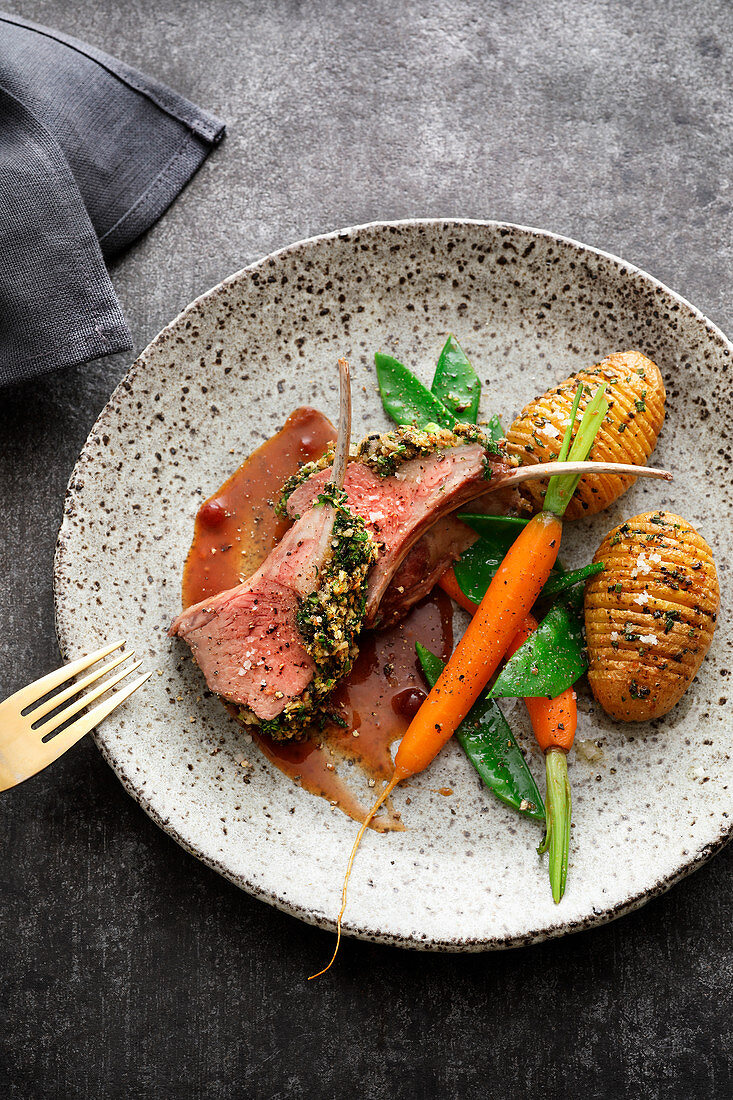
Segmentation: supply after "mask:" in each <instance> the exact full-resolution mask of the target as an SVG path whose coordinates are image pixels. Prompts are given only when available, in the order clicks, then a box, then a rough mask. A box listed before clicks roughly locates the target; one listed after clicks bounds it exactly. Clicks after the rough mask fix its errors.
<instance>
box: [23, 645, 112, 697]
mask: <svg viewBox="0 0 733 1100" xmlns="http://www.w3.org/2000/svg"><path fill="white" fill-rule="evenodd" d="M124 644H125V639H124V638H119V639H118V640H117V641H116V642H113V643H112V644H111V645H106V646H104V647H103V648H102V649H98V650H97V651H96V652H95V653H90V654H89V655H88V656H87V657H80V658H79V659H78V660H77V661H71V662H70V663H69V664H68V665H62V666H61V668H57V669H56V670H55V671H54V672H49V674H48V676H42V677H41V679H40V680H34V681H33V683H32V684H28V687H24V688H21V689H20V691H16V693H15V695H11V696H10V697H9V698H8V699H5V701H4V705H5V706H7V705H8V704H11V705H12V706H14V707H17V709H18V710H25V708H26V707H28V706H30V705H31V703H35V701H36V700H37V699H41V698H42V697H43V696H44V695H46V694H47V693H48V692H49V691H53V689H54V688H56V687H61V685H62V684H64V683H66V681H67V680H70V679H71V677H72V676H76V674H77V672H83V671H84V669H85V668H89V666H90V665H93V664H95V663H96V662H97V661H101V660H102V658H103V657H108V656H109V654H110V653H112V652H113V651H114V650H115V649H119V648H120V646H123V645H124Z"/></svg>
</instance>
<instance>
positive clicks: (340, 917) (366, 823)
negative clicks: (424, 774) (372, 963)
mask: <svg viewBox="0 0 733 1100" xmlns="http://www.w3.org/2000/svg"><path fill="white" fill-rule="evenodd" d="M404 778H405V776H404V775H400V773H399V772H395V774H394V775H393V776H392V778H391V779H390V781H389V783H388V784H387V786H386V787H385V788H384V790H383V791H382V793H381V794H380V796H379V798H378V799H377V801H376V802H375V803H374V805H373V806H372V808H371V810H370V811H369V813H368V814H367V815H366V817H365V818H364V821H363V823H362V825H361V828H360V829H359V832H358V833H357V834H356V840H355V841H354V846H353V847H352V849H351V855H350V856H349V862H348V864H347V867H346V874H345V876H344V885H343V887H342V888H341V908H340V910H339V915H338V917H337V918H336V946H335V947H334V949H333V955H332V956H331V958H330V960H329V962H328V963H327V965H326V966H324V967H323V969H322V970H319V971H317V972H316V973H315V974H310V975H309V977H308V981H309V982H312V981H313V979H314V978H320V976H321V974H325V973H326V971H327V970H330V969H331V967H332V966H333V964H334V962H335V961H336V956H337V955H338V952H339V947H340V946H341V922H342V920H343V918H344V913H345V912H346V895H347V892H348V888H349V879H350V878H351V869H352V867H353V866H354V859H355V858H356V853H357V852H358V851H359V845H360V844H361V842H362V838H363V836H364V833H365V832H366V831H367V829H368V828H369V825H370V824H371V822H372V820H373V818H374V816H375V814H376V813H377V810H378V809H379V807H380V806H382V805H383V803H384V802H385V801H386V799H387V798H389V796H390V795H391V793H392V791H393V790H394V789H395V787H396V786H397V784H398V783H399V782H400V781H401V780H402V779H404Z"/></svg>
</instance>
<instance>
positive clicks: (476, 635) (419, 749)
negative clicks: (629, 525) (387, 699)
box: [395, 512, 562, 779]
mask: <svg viewBox="0 0 733 1100" xmlns="http://www.w3.org/2000/svg"><path fill="white" fill-rule="evenodd" d="M561 537H562V520H561V519H560V517H559V516H556V515H553V514H552V513H551V512H538V513H537V515H536V516H533V517H532V519H531V520H530V521H529V523H528V524H527V526H526V527H525V528H523V530H522V531H521V532H520V534H519V536H518V538H517V539H516V540H515V541H514V542H513V543H512V545H511V546H510V547H509V550H508V552H507V555H506V557H505V558H504V560H503V562H502V563H501V565H500V566H499V568H498V570H497V572H496V575H495V577H494V579H493V580H492V582H491V584H490V585H489V587H488V588H487V590H486V595H485V596H484V598H483V599H482V601H481V603H480V604H479V606H478V608H477V610H476V613H475V615H474V616H473V618H472V620H471V622H470V623H469V625H468V628H467V630H466V633H465V634H464V635H463V637H462V638H461V640H460V642H459V643H458V645H457V646H456V648H455V650H454V652H453V656H452V657H451V659H450V660H449V662H448V664H447V665H446V666H445V669H444V670H443V672H442V674H441V676H440V677H439V679H438V681H437V683H436V684H435V687H434V688H433V689H432V691H431V692H430V694H429V695H428V697H427V699H426V700H425V702H424V703H423V705H422V706H421V707H420V710H419V711H418V712H417V714H416V715H415V717H414V718H413V720H412V722H411V723H410V725H409V726H408V728H407V732H406V733H405V735H404V737H403V738H402V741H401V742H400V747H399V749H398V750H397V756H396V757H395V775H398V776H399V778H400V779H406V778H407V777H408V776H411V775H416V774H417V773H418V772H421V771H423V770H424V769H425V768H427V766H428V764H429V763H430V762H431V761H432V760H433V758H434V757H435V756H437V754H438V753H439V752H440V750H441V749H442V747H443V745H445V743H446V741H448V740H449V738H450V737H451V736H452V735H453V733H454V731H455V729H456V727H457V726H458V725H459V724H460V723H461V722H462V721H463V719H464V718H465V717H466V715H467V714H468V712H469V710H470V709H471V707H472V706H473V704H474V703H475V702H476V700H477V699H478V697H479V695H480V694H481V692H482V691H483V689H484V687H485V686H486V683H487V681H488V680H489V679H490V678H491V676H493V674H494V672H495V671H496V669H497V667H498V665H499V662H500V661H501V659H502V657H503V656H504V654H505V653H506V650H507V647H508V645H509V643H510V642H511V640H512V639H513V637H514V635H515V634H516V633H517V630H518V629H519V627H520V625H521V623H522V621H523V619H524V618H525V616H526V615H527V614H528V612H529V610H530V608H531V607H532V605H533V604H534V602H535V600H536V599H537V597H538V596H539V594H540V591H541V590H542V586H543V585H544V584H545V581H546V580H547V579H548V577H549V576H550V570H551V569H552V567H553V565H554V564H555V559H556V558H557V555H558V551H559V549H560V539H561Z"/></svg>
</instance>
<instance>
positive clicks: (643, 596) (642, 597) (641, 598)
mask: <svg viewBox="0 0 733 1100" xmlns="http://www.w3.org/2000/svg"><path fill="white" fill-rule="evenodd" d="M631 602H632V603H638V605H639V607H643V606H644V604H645V603H649V593H648V592H640V593H639V595H638V596H634V598H633V600H632V601H631Z"/></svg>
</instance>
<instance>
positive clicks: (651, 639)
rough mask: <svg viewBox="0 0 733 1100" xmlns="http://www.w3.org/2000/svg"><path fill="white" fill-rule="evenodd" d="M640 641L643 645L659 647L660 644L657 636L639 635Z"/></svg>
mask: <svg viewBox="0 0 733 1100" xmlns="http://www.w3.org/2000/svg"><path fill="white" fill-rule="evenodd" d="M639 641H640V642H641V643H642V644H643V645H658V644H659V642H658V639H657V636H656V634H640V635H639Z"/></svg>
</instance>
